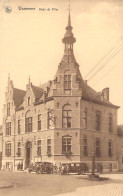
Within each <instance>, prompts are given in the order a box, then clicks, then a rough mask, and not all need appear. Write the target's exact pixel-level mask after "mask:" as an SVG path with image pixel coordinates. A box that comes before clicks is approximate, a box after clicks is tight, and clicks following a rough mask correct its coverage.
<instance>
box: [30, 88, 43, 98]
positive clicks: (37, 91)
mask: <svg viewBox="0 0 123 196" xmlns="http://www.w3.org/2000/svg"><path fill="white" fill-rule="evenodd" d="M32 90H33V93H34V96H35V101H38V100H39V99H40V97H41V96H42V94H43V89H42V88H39V87H37V86H34V85H32Z"/></svg>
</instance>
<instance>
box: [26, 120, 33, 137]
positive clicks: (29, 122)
mask: <svg viewBox="0 0 123 196" xmlns="http://www.w3.org/2000/svg"><path fill="white" fill-rule="evenodd" d="M25 132H26V133H29V132H32V117H26V118H25Z"/></svg>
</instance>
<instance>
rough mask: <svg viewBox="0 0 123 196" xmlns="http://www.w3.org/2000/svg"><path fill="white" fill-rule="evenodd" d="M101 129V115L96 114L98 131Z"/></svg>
mask: <svg viewBox="0 0 123 196" xmlns="http://www.w3.org/2000/svg"><path fill="white" fill-rule="evenodd" d="M100 129H101V114H100V113H96V130H97V131H100Z"/></svg>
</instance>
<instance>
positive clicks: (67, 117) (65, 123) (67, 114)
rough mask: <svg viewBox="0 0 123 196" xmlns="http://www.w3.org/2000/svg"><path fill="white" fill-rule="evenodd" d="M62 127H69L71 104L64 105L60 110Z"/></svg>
mask: <svg viewBox="0 0 123 196" xmlns="http://www.w3.org/2000/svg"><path fill="white" fill-rule="evenodd" d="M62 117H63V118H62V119H63V122H62V123H63V124H62V126H63V128H71V106H70V105H69V104H67V105H65V106H64V107H63V110H62Z"/></svg>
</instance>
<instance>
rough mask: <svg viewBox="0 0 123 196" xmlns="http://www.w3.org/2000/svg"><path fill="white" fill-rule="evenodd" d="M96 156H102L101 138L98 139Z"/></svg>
mask: <svg viewBox="0 0 123 196" xmlns="http://www.w3.org/2000/svg"><path fill="white" fill-rule="evenodd" d="M96 156H97V157H100V156H101V148H100V139H96Z"/></svg>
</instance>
